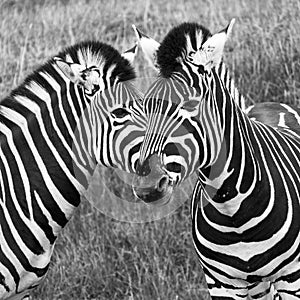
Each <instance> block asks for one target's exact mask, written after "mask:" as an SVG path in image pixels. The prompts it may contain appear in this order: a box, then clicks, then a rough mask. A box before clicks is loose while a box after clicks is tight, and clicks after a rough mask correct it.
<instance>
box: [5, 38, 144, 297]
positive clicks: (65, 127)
mask: <svg viewBox="0 0 300 300" xmlns="http://www.w3.org/2000/svg"><path fill="white" fill-rule="evenodd" d="M124 57H126V55H125V56H124ZM124 57H122V56H121V55H120V54H119V52H118V51H117V50H115V49H114V48H112V47H111V46H109V45H106V44H103V43H100V42H84V43H80V44H77V45H74V46H72V47H69V48H67V49H66V50H65V51H63V52H61V53H59V54H58V55H57V56H56V57H55V58H53V59H51V60H49V61H48V62H47V63H46V64H45V65H43V66H42V67H40V68H39V69H38V70H37V71H35V72H34V73H33V74H32V75H30V76H29V77H28V78H27V79H26V80H25V82H24V83H23V84H22V85H21V86H20V87H19V88H17V89H16V90H14V91H13V92H12V93H11V95H10V96H8V97H7V98H5V99H3V100H2V101H1V102H0V299H13V300H19V299H25V298H26V297H28V294H29V292H30V289H32V288H34V287H35V286H37V285H38V284H39V282H40V281H41V280H42V279H43V278H44V276H45V274H46V272H47V270H48V267H49V262H50V258H51V255H52V251H53V247H54V243H55V240H56V238H57V235H58V234H59V232H60V231H61V229H62V228H63V227H64V226H65V225H66V223H67V222H68V220H69V219H70V217H71V216H72V214H73V212H74V209H76V207H77V206H78V205H79V204H80V197H81V196H84V193H85V191H86V189H87V187H88V183H89V180H90V178H91V176H92V175H93V171H94V169H95V167H96V165H97V164H101V165H104V166H106V167H113V168H120V169H122V170H124V171H127V172H133V170H134V164H135V162H136V160H137V159H138V146H139V144H140V143H141V141H142V137H143V134H144V127H145V121H144V117H143V115H142V107H141V103H140V95H139V93H138V92H137V91H136V89H135V88H134V86H133V84H132V81H133V79H134V78H135V74H134V71H133V68H132V67H131V65H130V62H129V61H128V60H127V59H126V58H124ZM26 299H27V298H26Z"/></svg>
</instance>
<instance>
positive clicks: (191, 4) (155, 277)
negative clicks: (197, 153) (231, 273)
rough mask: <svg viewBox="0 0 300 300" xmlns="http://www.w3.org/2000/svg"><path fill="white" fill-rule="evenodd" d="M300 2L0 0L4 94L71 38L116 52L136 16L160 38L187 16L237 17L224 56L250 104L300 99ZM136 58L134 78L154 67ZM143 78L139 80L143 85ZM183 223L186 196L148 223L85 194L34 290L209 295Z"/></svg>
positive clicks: (0, 90)
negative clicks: (95, 203)
mask: <svg viewBox="0 0 300 300" xmlns="http://www.w3.org/2000/svg"><path fill="white" fill-rule="evenodd" d="M299 5H300V4H299V2H298V1H296V0H289V1H283V0H281V1H277V0H274V1H270V0H265V1H259V0H253V1H246V0H241V1H234V0H211V1H208V0H197V1H196V0H194V1H192V0H189V1H183V0H177V1H167V0H155V1H150V0H148V1H146V2H137V1H133V0H127V1H121V0H114V1H103V0H90V1H89V0H75V1H68V0H60V1H59V0H53V1H50V0H49V1H47V0H44V1H42V0H7V1H5V0H2V1H0V55H1V56H0V57H1V58H0V68H1V75H0V94H1V95H0V96H1V97H3V96H4V95H6V94H7V93H8V92H9V91H10V90H11V89H12V88H14V87H16V86H17V85H18V84H19V83H20V82H21V81H22V80H23V79H24V78H25V76H26V75H28V74H29V73H31V72H32V70H33V69H34V68H36V66H37V65H40V64H42V63H43V62H45V61H46V59H47V58H49V57H50V56H52V55H55V54H56V53H57V52H58V51H59V50H61V49H62V48H63V47H64V46H68V45H70V44H72V43H75V42H78V41H81V40H85V39H98V40H101V41H103V42H107V43H110V44H112V45H114V46H115V47H116V48H117V49H119V50H121V51H122V50H125V49H127V48H128V47H130V46H131V45H132V44H133V43H134V42H135V40H134V34H133V32H132V30H131V26H130V25H131V24H132V23H135V24H136V25H137V26H139V28H141V29H142V30H143V31H144V32H147V33H148V34H149V35H151V36H152V37H154V38H155V39H157V40H158V41H160V40H161V39H162V38H163V37H164V35H165V34H166V33H167V31H168V30H169V29H170V28H171V27H172V26H174V25H177V24H179V23H180V22H183V21H196V22H199V23H201V24H203V25H206V26H207V27H208V28H210V29H211V30H212V31H213V32H214V31H218V30H220V29H221V28H223V27H224V26H225V25H226V24H227V23H228V21H229V20H230V19H231V18H233V17H235V18H237V22H236V25H235V27H234V31H233V35H232V38H231V40H230V41H229V43H228V45H227V48H226V51H227V54H226V61H227V62H228V64H229V65H230V68H231V70H232V71H233V74H234V76H235V78H236V81H237V83H238V86H239V87H240V90H241V91H243V93H244V95H245V96H246V98H247V99H248V103H250V102H253V101H266V100H268V101H282V102H288V103H298V98H299V96H298V95H300V91H299V88H300V87H299V82H300V80H299V76H300V72H299V50H298V49H299V46H300V41H299V38H300V34H299V32H300V19H299V17H298V16H299V13H300V9H299ZM135 66H136V69H137V72H138V75H139V77H140V78H149V77H151V76H153V72H152V71H151V70H150V69H149V68H148V67H147V66H145V64H144V61H143V59H142V57H141V55H140V56H139V57H138V59H137V61H136V64H135ZM148 81H149V80H148ZM145 82H146V83H147V79H146V80H145V79H143V80H142V79H139V80H138V85H140V88H142V89H145V88H146V85H145ZM120 188H122V187H120ZM189 228H190V219H189V216H188V204H186V205H185V206H183V207H181V208H180V209H178V210H177V211H176V213H174V214H173V215H171V216H169V217H167V218H165V219H163V220H160V221H157V222H154V223H147V224H127V223H121V222H118V221H115V220H111V219H110V218H108V217H105V216H104V215H102V214H101V213H100V212H99V211H97V210H96V209H94V208H93V207H92V206H91V205H89V203H87V202H85V201H84V203H83V204H82V205H81V207H80V209H79V210H78V211H77V213H76V215H75V216H74V218H73V219H72V220H71V222H70V224H69V226H67V228H66V229H65V230H64V232H63V234H62V235H61V237H60V238H59V239H58V242H57V245H56V248H55V251H54V255H53V263H52V266H51V269H50V272H49V274H48V276H47V279H46V280H45V282H44V283H43V284H42V285H41V286H40V287H39V288H38V289H37V290H36V292H35V293H34V294H35V298H36V299H39V298H40V299H51V300H54V299H109V300H113V299H126V300H133V299H134V300H135V299H137V300H139V299H144V300H152V299H170V300H173V299H207V293H205V291H203V290H202V289H203V277H202V273H201V270H200V266H199V264H198V262H197V258H196V255H195V254H194V251H193V249H192V243H191V236H190V229H189Z"/></svg>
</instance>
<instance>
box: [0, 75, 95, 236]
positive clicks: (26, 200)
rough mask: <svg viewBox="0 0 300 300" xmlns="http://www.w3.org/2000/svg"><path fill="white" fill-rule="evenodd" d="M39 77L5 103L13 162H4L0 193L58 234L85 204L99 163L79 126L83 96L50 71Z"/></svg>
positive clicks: (6, 146)
mask: <svg viewBox="0 0 300 300" xmlns="http://www.w3.org/2000/svg"><path fill="white" fill-rule="evenodd" d="M38 76H39V78H38V79H39V84H37V83H36V82H34V81H32V82H28V83H27V85H26V86H25V87H23V88H22V90H20V91H18V90H17V91H16V93H15V95H13V98H12V99H11V98H8V99H4V100H3V101H2V103H1V107H0V121H1V126H0V132H1V151H0V152H1V153H0V154H1V155H2V158H3V159H4V157H6V158H7V164H5V163H2V164H1V167H0V168H1V174H2V178H1V186H3V189H2V192H1V195H0V197H1V199H3V202H4V203H5V205H7V206H8V205H10V204H9V203H14V204H15V205H17V206H16V210H18V215H20V216H21V215H22V216H23V217H24V218H27V219H28V220H35V221H36V222H37V223H39V224H40V226H41V227H45V231H47V232H49V236H52V234H54V236H56V235H57V233H58V232H59V231H60V230H61V228H62V227H64V225H65V224H66V223H67V221H68V220H69V219H70V217H71V216H72V214H73V211H74V209H75V208H76V207H77V206H78V205H79V203H80V195H82V194H83V193H84V191H85V189H86V187H87V184H88V180H89V178H90V176H91V175H92V172H93V167H94V166H95V164H94V162H93V160H92V159H91V157H90V155H89V153H88V151H87V150H86V145H87V144H88V143H86V140H85V137H84V134H83V131H80V129H81V128H80V126H77V124H78V123H79V121H78V120H79V118H80V117H81V112H82V111H83V110H84V109H85V105H86V104H85V103H84V102H83V101H84V99H83V98H82V97H81V96H82V95H81V94H80V92H79V91H78V90H77V89H75V87H74V86H73V85H68V83H65V82H61V83H60V85H59V84H58V83H57V82H56V81H55V80H54V78H52V77H51V76H50V75H46V74H45V73H43V74H38ZM76 128H79V132H80V133H79V139H78V135H77V133H76ZM84 141H85V142H84ZM14 186H15V187H17V188H14ZM12 191H13V192H12ZM17 218H18V217H17V216H15V219H16V220H17ZM49 224H50V225H49ZM50 227H52V228H51V229H50ZM49 239H51V240H53V238H49Z"/></svg>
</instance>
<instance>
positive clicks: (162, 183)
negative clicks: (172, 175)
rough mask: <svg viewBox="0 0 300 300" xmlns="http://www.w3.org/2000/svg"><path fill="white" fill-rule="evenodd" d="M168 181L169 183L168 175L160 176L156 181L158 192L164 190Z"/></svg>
mask: <svg viewBox="0 0 300 300" xmlns="http://www.w3.org/2000/svg"><path fill="white" fill-rule="evenodd" d="M169 183H170V180H169V176H167V175H164V176H162V177H161V178H160V180H159V182H158V185H157V190H158V191H159V192H162V191H164V190H166V189H167V187H168V185H169Z"/></svg>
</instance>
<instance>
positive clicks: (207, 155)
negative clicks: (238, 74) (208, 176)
mask: <svg viewBox="0 0 300 300" xmlns="http://www.w3.org/2000/svg"><path fill="white" fill-rule="evenodd" d="M233 23H234V20H233V21H231V22H230V24H229V25H228V26H227V27H226V28H225V29H223V30H222V31H220V32H218V33H216V34H214V35H211V33H210V32H209V31H208V30H207V29H206V28H204V27H203V26H201V25H198V24H196V23H183V24H181V25H179V26H178V27H175V28H174V29H172V30H171V31H170V32H169V33H168V34H167V36H166V37H165V39H164V40H163V42H162V43H161V45H160V47H159V48H158V51H157V57H156V59H157V65H158V69H159V73H160V76H159V78H158V79H157V80H156V81H155V82H154V83H153V84H152V85H151V86H150V88H149V89H148V91H147V92H146V94H145V96H144V111H145V113H146V117H147V120H148V123H147V124H148V125H147V130H146V133H145V138H144V141H143V144H142V146H141V150H140V159H139V164H138V167H137V174H138V175H137V176H136V179H135V182H134V191H135V194H136V195H137V196H138V197H139V198H140V199H142V200H144V201H145V202H151V203H152V202H153V203H160V204H164V203H165V202H167V201H168V200H169V199H170V196H171V193H172V191H173V189H174V187H175V186H176V185H178V184H179V183H180V182H182V181H183V180H184V179H186V178H187V177H189V176H190V175H191V174H192V173H193V172H194V171H196V170H198V169H199V168H201V169H205V168H206V169H207V170H208V169H209V168H210V166H211V165H212V163H213V162H214V160H215V159H216V156H217V153H218V151H219V150H220V148H221V145H222V134H223V130H222V128H221V127H217V128H214V129H212V127H213V126H219V125H216V124H219V123H218V122H217V121H218V120H217V118H218V115H217V113H216V110H215V109H214V106H215V105H216V103H215V101H214V97H213V96H212V95H213V92H212V89H213V83H212V82H213V80H214V76H213V73H214V74H216V73H218V74H219V72H220V71H219V68H220V66H221V65H222V63H221V60H222V53H223V48H224V45H225V42H226V40H227V38H228V35H229V33H230V32H231V28H232V25H233ZM209 103H210V104H209ZM208 106H210V107H211V109H210V110H207V108H208Z"/></svg>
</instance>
